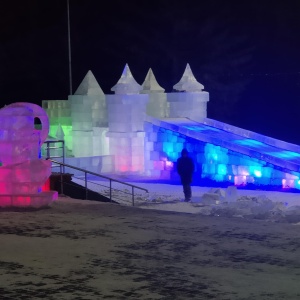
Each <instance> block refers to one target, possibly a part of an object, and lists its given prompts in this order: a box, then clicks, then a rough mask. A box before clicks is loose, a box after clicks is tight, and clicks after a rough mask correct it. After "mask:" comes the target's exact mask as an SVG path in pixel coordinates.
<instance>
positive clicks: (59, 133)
mask: <svg viewBox="0 0 300 300" xmlns="http://www.w3.org/2000/svg"><path fill="white" fill-rule="evenodd" d="M55 137H56V138H58V139H61V140H63V139H64V137H65V133H64V130H63V129H62V127H61V125H60V124H59V125H58V127H57V130H56V134H55Z"/></svg>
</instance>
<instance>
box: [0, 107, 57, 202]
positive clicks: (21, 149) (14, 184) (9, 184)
mask: <svg viewBox="0 0 300 300" xmlns="http://www.w3.org/2000/svg"><path fill="white" fill-rule="evenodd" d="M0 118H1V122H0V161H1V164H0V206H2V207H5V206H34V207H41V206H45V205H48V204H49V203H50V202H51V201H53V200H55V199H56V198H57V192H54V191H49V192H42V191H41V187H42V186H43V184H44V183H45V182H46V180H47V179H48V177H49V176H50V174H51V162H50V161H45V160H43V159H40V148H41V144H42V143H43V142H44V141H45V139H46V138H47V136H48V132H49V122H48V116H47V114H46V112H45V111H44V110H43V109H42V108H41V107H40V106H38V105H36V104H32V103H23V102H22V103H14V104H11V105H8V106H5V107H4V108H2V109H1V110H0ZM35 118H39V119H40V121H41V124H42V129H41V130H35V129H34V119H35Z"/></svg>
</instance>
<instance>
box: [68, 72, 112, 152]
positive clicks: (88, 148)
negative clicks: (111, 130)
mask: <svg viewBox="0 0 300 300" xmlns="http://www.w3.org/2000/svg"><path fill="white" fill-rule="evenodd" d="M69 101H70V102H71V115H72V136H73V145H72V151H73V155H74V156H75V157H85V156H97V155H103V154H106V153H105V152H106V150H107V149H108V145H107V147H106V145H102V142H103V141H102V139H100V138H99V136H103V135H105V134H106V132H107V112H106V102H105V95H104V93H103V91H102V89H101V87H100V86H99V84H98V82H97V80H96V78H95V77H94V75H93V73H92V72H91V71H88V73H87V74H86V76H85V77H84V79H83V81H82V82H81V84H80V85H79V87H78V89H77V90H76V92H75V94H74V95H70V96H69ZM83 145H84V146H83ZM106 148H107V149H106Z"/></svg>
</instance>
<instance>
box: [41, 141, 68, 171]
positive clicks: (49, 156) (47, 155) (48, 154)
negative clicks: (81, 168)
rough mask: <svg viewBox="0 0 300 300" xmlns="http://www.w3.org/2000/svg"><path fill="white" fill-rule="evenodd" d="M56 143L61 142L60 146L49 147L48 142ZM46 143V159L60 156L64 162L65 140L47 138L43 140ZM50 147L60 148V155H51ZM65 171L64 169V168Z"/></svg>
mask: <svg viewBox="0 0 300 300" xmlns="http://www.w3.org/2000/svg"><path fill="white" fill-rule="evenodd" d="M56 143H61V144H62V146H61V147H50V144H56ZM44 144H45V145H46V147H45V150H46V159H49V158H60V157H61V158H62V161H63V163H65V156H66V155H65V141H64V140H47V141H45V142H44ZM51 149H62V155H61V156H51V153H50V152H51ZM64 172H65V170H64Z"/></svg>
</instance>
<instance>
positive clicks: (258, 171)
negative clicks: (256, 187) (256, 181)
mask: <svg viewBox="0 0 300 300" xmlns="http://www.w3.org/2000/svg"><path fill="white" fill-rule="evenodd" d="M253 173H254V175H255V176H256V177H261V175H262V174H261V171H260V170H254V172H253Z"/></svg>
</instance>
